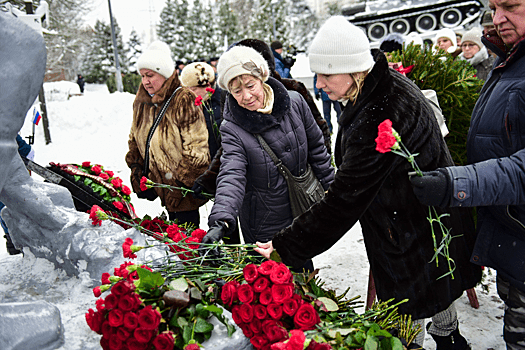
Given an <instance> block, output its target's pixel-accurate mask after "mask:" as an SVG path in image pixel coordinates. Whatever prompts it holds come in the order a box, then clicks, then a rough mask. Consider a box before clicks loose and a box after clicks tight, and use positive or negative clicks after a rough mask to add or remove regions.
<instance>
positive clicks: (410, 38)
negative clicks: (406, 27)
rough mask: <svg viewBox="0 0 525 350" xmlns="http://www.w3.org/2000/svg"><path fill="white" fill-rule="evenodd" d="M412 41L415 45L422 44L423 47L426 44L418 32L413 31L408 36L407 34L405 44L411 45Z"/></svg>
mask: <svg viewBox="0 0 525 350" xmlns="http://www.w3.org/2000/svg"><path fill="white" fill-rule="evenodd" d="M410 43H412V45H414V46H415V45H420V46H421V47H423V45H424V43H423V38H422V37H421V35H419V33H417V32H411V33H409V34H408V35H407V36H405V46H408V45H410Z"/></svg>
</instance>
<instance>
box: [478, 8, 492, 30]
mask: <svg viewBox="0 0 525 350" xmlns="http://www.w3.org/2000/svg"><path fill="white" fill-rule="evenodd" d="M480 24H481V26H482V27H483V35H487V33H488V32H489V31H491V30H492V29H495V27H494V22H493V21H492V11H491V10H487V11H485V12H484V13H483V16H482V17H481V23H480Z"/></svg>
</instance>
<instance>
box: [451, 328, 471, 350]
mask: <svg viewBox="0 0 525 350" xmlns="http://www.w3.org/2000/svg"><path fill="white" fill-rule="evenodd" d="M450 335H451V336H452V339H453V341H454V348H453V349H454V350H471V349H470V346H469V345H468V342H467V340H466V339H465V338H463V336H462V335H461V334H459V326H458V328H456V330H455V331H454V332H452V333H451V334H450Z"/></svg>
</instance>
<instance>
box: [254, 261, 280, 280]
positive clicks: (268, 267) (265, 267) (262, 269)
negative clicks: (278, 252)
mask: <svg viewBox="0 0 525 350" xmlns="http://www.w3.org/2000/svg"><path fill="white" fill-rule="evenodd" d="M275 266H277V263H276V262H275V261H273V260H266V261H265V262H263V263H262V264H261V266H259V267H258V268H257V270H258V271H259V273H260V274H262V275H265V276H269V275H270V273H271V272H272V270H273V268H274V267H275Z"/></svg>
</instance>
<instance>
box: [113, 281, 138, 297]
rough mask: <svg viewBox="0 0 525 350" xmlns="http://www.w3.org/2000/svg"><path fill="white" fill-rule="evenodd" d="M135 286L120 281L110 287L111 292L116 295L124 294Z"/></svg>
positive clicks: (131, 290)
mask: <svg viewBox="0 0 525 350" xmlns="http://www.w3.org/2000/svg"><path fill="white" fill-rule="evenodd" d="M135 288H136V286H135V285H134V284H133V283H129V282H128V281H120V282H118V283H117V284H115V285H114V286H113V288H111V293H113V294H115V295H116V296H121V295H125V294H128V293H131V292H133V291H134V290H135Z"/></svg>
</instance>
